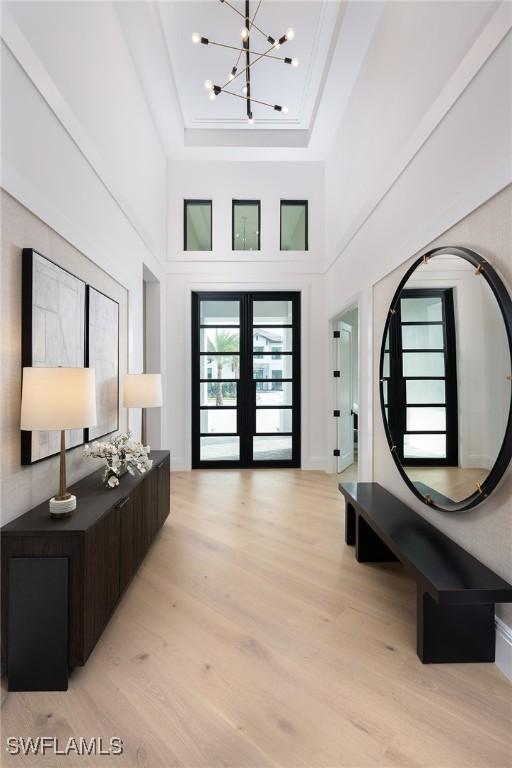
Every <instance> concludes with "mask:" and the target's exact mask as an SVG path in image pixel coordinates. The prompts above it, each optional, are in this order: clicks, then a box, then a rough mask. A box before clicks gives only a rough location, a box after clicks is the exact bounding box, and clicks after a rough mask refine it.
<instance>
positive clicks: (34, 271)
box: [21, 248, 86, 464]
mask: <svg viewBox="0 0 512 768" xmlns="http://www.w3.org/2000/svg"><path fill="white" fill-rule="evenodd" d="M85 297H86V285H85V283H84V281H83V280H80V279H79V278H78V277H75V276H74V275H72V274H71V273H70V272H68V271H67V270H65V269H63V268H62V267H59V266H58V265H57V264H54V262H53V261H50V259H47V258H46V257H45V256H43V255H42V254H40V253H38V252H37V251H35V250H33V249H32V248H24V249H23V254H22V319H21V325H22V331H21V336H22V341H21V361H22V366H23V367H32V366H33V367H43V368H44V367H48V368H55V367H57V366H63V367H69V368H83V367H84V365H85ZM67 441H68V442H67V446H66V447H68V448H73V447H75V446H77V445H81V444H82V443H83V442H84V430H83V429H73V430H70V431H69V432H68V433H67ZM59 450H60V433H59V432H57V431H56V432H39V431H37V432H27V431H22V432H21V463H22V464H34V463H35V462H37V461H41V460H42V459H47V458H48V457H49V456H54V455H56V454H57V453H58V452H59Z"/></svg>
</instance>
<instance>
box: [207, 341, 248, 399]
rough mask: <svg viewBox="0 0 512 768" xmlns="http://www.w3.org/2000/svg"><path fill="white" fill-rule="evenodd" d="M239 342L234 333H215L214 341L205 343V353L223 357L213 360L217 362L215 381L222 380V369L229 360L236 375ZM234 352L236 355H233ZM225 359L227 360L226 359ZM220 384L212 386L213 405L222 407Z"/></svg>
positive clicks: (219, 382)
mask: <svg viewBox="0 0 512 768" xmlns="http://www.w3.org/2000/svg"><path fill="white" fill-rule="evenodd" d="M239 346H240V342H239V337H238V335H237V334H235V333H231V332H230V331H215V339H211V338H209V339H208V341H207V351H208V352H211V353H212V354H215V355H223V357H217V358H215V359H216V360H217V377H216V378H217V379H222V369H223V367H224V365H225V363H226V362H227V360H229V362H230V363H231V366H232V368H233V371H234V372H235V373H236V371H237V369H238V365H239V360H240V358H239V356H238V353H239V351H240V349H239ZM234 352H236V353H237V354H236V355H235V354H233V353H234ZM226 358H227V359H226ZM222 386H223V385H222V382H221V381H218V382H216V383H215V384H214V387H215V405H216V406H222V405H224V400H223V397H222Z"/></svg>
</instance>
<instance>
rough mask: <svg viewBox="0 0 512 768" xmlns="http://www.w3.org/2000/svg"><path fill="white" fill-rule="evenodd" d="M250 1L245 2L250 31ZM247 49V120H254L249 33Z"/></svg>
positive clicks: (246, 22)
mask: <svg viewBox="0 0 512 768" xmlns="http://www.w3.org/2000/svg"><path fill="white" fill-rule="evenodd" d="M250 20H251V19H250V0H245V28H246V29H247V30H249V23H250ZM242 45H243V47H244V48H245V63H246V67H245V91H246V93H247V119H248V120H252V107H251V54H250V51H249V48H250V34H249V31H247V38H246V39H245V40H244V41H243V43H242Z"/></svg>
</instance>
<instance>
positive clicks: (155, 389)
mask: <svg viewBox="0 0 512 768" xmlns="http://www.w3.org/2000/svg"><path fill="white" fill-rule="evenodd" d="M161 405H162V375H161V374H160V373H128V374H127V375H126V376H125V379H124V406H125V408H159V407H160V406H161Z"/></svg>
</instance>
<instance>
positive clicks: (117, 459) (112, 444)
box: [84, 432, 153, 488]
mask: <svg viewBox="0 0 512 768" xmlns="http://www.w3.org/2000/svg"><path fill="white" fill-rule="evenodd" d="M150 450H151V449H150V447H149V445H142V443H140V442H139V441H138V440H133V439H132V435H131V432H122V433H121V434H119V435H115V437H113V438H112V439H111V440H109V441H108V442H105V443H98V442H94V443H93V444H92V445H86V446H85V448H84V458H86V459H103V460H104V461H105V462H106V465H107V466H106V467H105V472H104V474H103V482H104V483H105V485H106V486H107V487H108V488H115V487H116V485H119V477H120V476H121V475H122V474H124V473H125V472H126V471H128V472H129V473H130V475H135V473H136V472H138V473H139V474H141V475H142V474H144V472H147V471H148V469H151V467H152V466H153V461H152V459H150V458H148V453H149V451H150Z"/></svg>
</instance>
